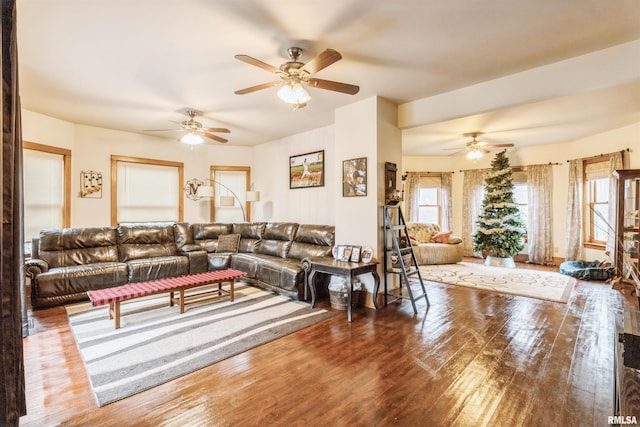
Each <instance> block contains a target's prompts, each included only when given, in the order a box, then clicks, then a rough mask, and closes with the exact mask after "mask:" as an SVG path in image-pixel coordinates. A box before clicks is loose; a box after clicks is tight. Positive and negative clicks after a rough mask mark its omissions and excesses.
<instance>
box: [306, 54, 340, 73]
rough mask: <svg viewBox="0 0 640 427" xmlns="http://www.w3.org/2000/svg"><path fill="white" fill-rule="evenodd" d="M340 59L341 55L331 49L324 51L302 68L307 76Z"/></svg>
mask: <svg viewBox="0 0 640 427" xmlns="http://www.w3.org/2000/svg"><path fill="white" fill-rule="evenodd" d="M341 59H342V55H340V53H339V52H338V51H336V50H333V49H325V50H324V51H323V52H321V53H320V54H318V55H317V56H316V57H315V58H313V59H312V60H311V61H309V62H307V63H306V64H305V65H304V67H302V68H303V70H305V71H306V72H308V73H309V74H314V73H317V72H318V71H320V70H322V69H324V68H327V67H328V66H329V65H331V64H333V63H334V62H337V61H339V60H341Z"/></svg>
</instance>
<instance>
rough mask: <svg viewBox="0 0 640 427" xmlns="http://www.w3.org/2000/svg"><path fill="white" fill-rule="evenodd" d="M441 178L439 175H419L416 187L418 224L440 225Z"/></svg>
mask: <svg viewBox="0 0 640 427" xmlns="http://www.w3.org/2000/svg"><path fill="white" fill-rule="evenodd" d="M441 204H442V178H441V177H440V174H421V175H420V185H419V187H418V222H426V223H432V224H442V221H441V220H442V218H440V211H441V209H440V206H441Z"/></svg>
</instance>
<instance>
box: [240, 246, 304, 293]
mask: <svg viewBox="0 0 640 427" xmlns="http://www.w3.org/2000/svg"><path fill="white" fill-rule="evenodd" d="M231 268H233V269H234V270H240V271H242V272H245V273H247V276H246V277H247V278H248V279H254V280H257V281H259V282H262V283H263V284H265V285H268V286H272V287H274V288H280V289H284V290H287V291H294V292H297V290H298V284H299V283H304V270H303V269H302V263H301V262H300V261H299V260H297V259H284V258H280V257H276V256H272V255H265V254H234V255H233V257H232V259H231Z"/></svg>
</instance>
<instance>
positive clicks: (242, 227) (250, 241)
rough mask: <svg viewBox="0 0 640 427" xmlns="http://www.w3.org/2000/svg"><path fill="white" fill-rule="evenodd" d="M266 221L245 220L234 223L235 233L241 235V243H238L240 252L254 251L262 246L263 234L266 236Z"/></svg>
mask: <svg viewBox="0 0 640 427" xmlns="http://www.w3.org/2000/svg"><path fill="white" fill-rule="evenodd" d="M265 226H266V223H264V222H243V223H239V224H233V230H232V232H233V233H236V234H239V235H240V245H238V252H241V253H254V252H256V250H257V249H258V248H259V247H260V243H262V236H264V229H265Z"/></svg>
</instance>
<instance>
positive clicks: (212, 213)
mask: <svg viewBox="0 0 640 427" xmlns="http://www.w3.org/2000/svg"><path fill="white" fill-rule="evenodd" d="M217 171H219V172H244V173H245V178H246V180H245V192H247V191H250V189H251V166H209V178H210V180H211V181H212V183H211V184H212V185H215V182H216V181H218V180H217V179H216V172H217ZM243 207H244V211H245V216H246V221H247V222H251V203H250V202H247V201H246V200H245V203H244V206H243ZM215 218H216V198H215V197H211V199H210V200H209V219H210V220H211V222H216V221H215Z"/></svg>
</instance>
